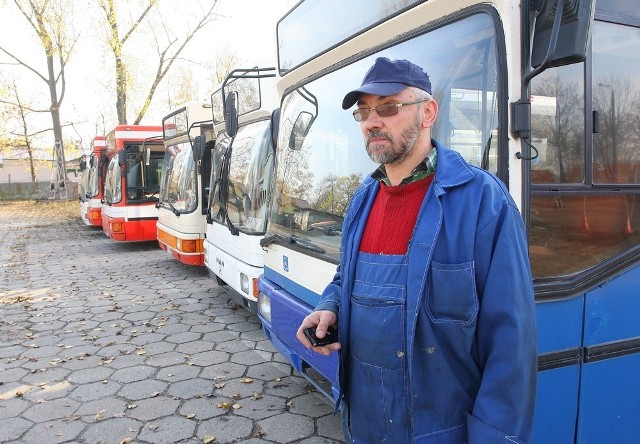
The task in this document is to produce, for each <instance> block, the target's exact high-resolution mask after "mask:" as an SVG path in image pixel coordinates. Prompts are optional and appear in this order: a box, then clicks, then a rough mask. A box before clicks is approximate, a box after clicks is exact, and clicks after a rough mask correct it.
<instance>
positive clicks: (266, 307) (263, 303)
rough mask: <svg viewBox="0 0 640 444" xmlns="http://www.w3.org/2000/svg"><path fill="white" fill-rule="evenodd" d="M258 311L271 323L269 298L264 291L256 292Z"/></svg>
mask: <svg viewBox="0 0 640 444" xmlns="http://www.w3.org/2000/svg"><path fill="white" fill-rule="evenodd" d="M258 313H260V314H261V315H262V317H263V318H265V319H266V320H267V321H268V322H269V323H271V299H269V296H267V295H266V294H264V293H259V294H258Z"/></svg>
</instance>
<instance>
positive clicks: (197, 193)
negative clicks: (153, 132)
mask: <svg viewBox="0 0 640 444" xmlns="http://www.w3.org/2000/svg"><path fill="white" fill-rule="evenodd" d="M162 131H163V140H164V147H165V152H164V160H163V163H162V175H161V179H160V193H159V196H158V199H159V200H158V203H157V204H156V207H158V222H157V223H156V229H157V232H156V237H157V238H158V244H159V245H160V248H162V249H163V250H165V251H166V252H168V253H170V254H171V255H172V256H173V257H174V258H176V259H177V260H178V261H180V262H182V263H183V264H187V265H199V266H202V265H204V238H205V231H206V222H205V215H206V202H207V200H208V192H209V173H210V171H211V149H212V147H213V144H214V143H215V131H214V129H213V120H212V118H211V105H210V104H208V103H203V102H199V101H191V102H188V103H186V104H184V105H183V106H181V107H179V108H178V109H176V110H174V111H172V112H171V113H169V114H168V115H167V116H166V117H164V119H162Z"/></svg>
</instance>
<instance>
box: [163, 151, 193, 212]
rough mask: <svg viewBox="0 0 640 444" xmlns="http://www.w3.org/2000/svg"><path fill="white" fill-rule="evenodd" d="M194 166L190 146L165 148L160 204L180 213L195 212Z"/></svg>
mask: <svg viewBox="0 0 640 444" xmlns="http://www.w3.org/2000/svg"><path fill="white" fill-rule="evenodd" d="M197 196H198V192H197V181H196V164H195V161H194V160H193V152H192V148H191V144H190V143H189V142H188V141H187V142H182V143H179V144H176V145H172V146H170V147H167V149H166V151H165V154H164V160H163V166H162V183H161V188H160V203H161V204H162V203H167V204H170V206H171V209H172V210H174V211H179V212H182V213H189V212H192V211H195V210H196V208H197V206H198V200H197Z"/></svg>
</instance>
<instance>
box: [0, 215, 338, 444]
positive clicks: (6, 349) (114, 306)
mask: <svg viewBox="0 0 640 444" xmlns="http://www.w3.org/2000/svg"><path fill="white" fill-rule="evenodd" d="M78 211H79V205H78V204H77V202H71V203H69V202H67V203H62V204H60V203H57V202H40V203H32V202H29V203H11V204H7V203H1V202H0V442H2V443H5V442H6V443H18V442H19V443H47V444H49V443H62V442H74V443H104V444H110V443H116V444H126V443H195V442H198V443H208V442H215V443H231V442H244V443H250V444H254V443H305V444H319V443H327V444H331V443H341V442H343V437H342V432H341V431H340V418H339V415H333V414H332V407H331V406H330V405H329V403H328V401H327V400H326V399H325V398H324V397H322V396H321V395H320V394H318V393H316V392H314V391H313V389H312V388H311V386H310V385H309V384H308V383H307V381H306V380H305V379H303V378H301V377H299V376H296V375H295V374H293V373H292V370H291V367H290V366H289V365H287V364H286V363H284V361H283V359H282V358H281V357H280V356H279V355H278V354H277V353H276V352H275V350H274V348H273V347H272V346H271V344H270V343H269V341H268V340H266V338H265V336H264V334H263V332H262V330H261V327H260V323H259V321H258V319H257V318H256V317H255V316H254V315H251V314H250V313H249V312H248V311H246V310H245V309H244V308H241V307H238V306H236V305H234V304H233V303H230V301H229V298H228V297H227V295H226V293H225V292H224V290H222V289H220V288H219V287H218V286H217V285H216V283H215V282H214V281H213V280H212V279H210V278H209V277H208V276H207V273H206V270H205V269H204V268H193V267H187V266H185V265H182V264H180V263H178V262H177V261H175V260H174V259H172V258H171V257H170V256H169V255H168V254H167V253H165V252H164V251H162V250H160V249H159V248H158V246H157V245H156V244H155V243H146V244H133V245H129V244H123V243H117V242H115V241H112V240H110V239H108V238H107V237H106V236H105V235H104V234H102V231H100V230H96V229H92V228H89V227H85V226H84V225H83V224H82V223H81V222H80V220H79V217H77V212H78Z"/></svg>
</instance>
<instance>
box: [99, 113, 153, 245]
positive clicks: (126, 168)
mask: <svg viewBox="0 0 640 444" xmlns="http://www.w3.org/2000/svg"><path fill="white" fill-rule="evenodd" d="M163 156H164V145H163V144H162V127H161V126H145V125H118V126H116V127H115V128H114V129H113V130H112V131H111V132H110V133H109V134H107V162H108V164H107V171H106V176H105V184H104V199H103V206H102V230H103V231H104V233H105V234H106V235H107V236H108V237H110V238H111V239H114V240H118V241H124V242H141V241H155V240H156V221H157V220H158V209H157V208H156V207H155V204H156V202H157V201H158V191H159V189H160V174H161V172H162V159H163Z"/></svg>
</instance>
